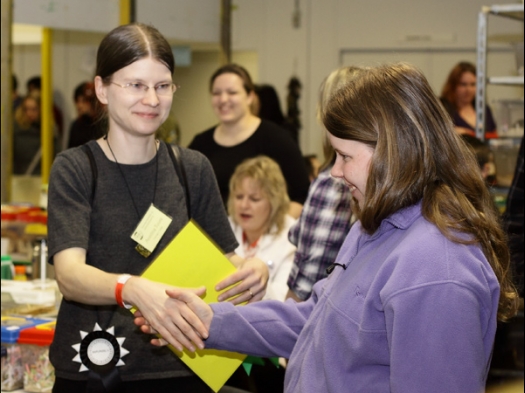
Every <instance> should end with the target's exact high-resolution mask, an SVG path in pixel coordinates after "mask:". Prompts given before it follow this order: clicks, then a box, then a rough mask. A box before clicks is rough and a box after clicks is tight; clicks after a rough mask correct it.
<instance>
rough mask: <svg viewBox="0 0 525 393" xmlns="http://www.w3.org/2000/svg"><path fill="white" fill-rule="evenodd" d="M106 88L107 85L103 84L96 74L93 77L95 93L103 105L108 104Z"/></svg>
mask: <svg viewBox="0 0 525 393" xmlns="http://www.w3.org/2000/svg"><path fill="white" fill-rule="evenodd" d="M107 89H108V87H107V86H106V85H105V84H104V82H103V81H102V78H101V77H100V76H98V75H97V76H96V77H95V93H96V94H97V98H98V100H99V101H100V102H101V103H102V104H104V105H107V104H108V98H107Z"/></svg>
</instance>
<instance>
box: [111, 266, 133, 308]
mask: <svg viewBox="0 0 525 393" xmlns="http://www.w3.org/2000/svg"><path fill="white" fill-rule="evenodd" d="M130 278H131V275H129V274H121V275H120V276H118V278H117V283H116V285H115V300H116V301H117V304H118V305H119V306H120V307H122V308H126V309H128V310H129V309H130V308H131V307H132V305H131V304H128V303H126V302H125V301H124V298H123V296H122V292H123V290H124V286H125V285H126V283H127V282H128V280H129V279H130Z"/></svg>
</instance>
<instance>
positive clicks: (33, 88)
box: [26, 76, 64, 138]
mask: <svg viewBox="0 0 525 393" xmlns="http://www.w3.org/2000/svg"><path fill="white" fill-rule="evenodd" d="M26 88H27V94H34V93H36V94H38V96H39V97H40V96H41V94H42V78H41V77H40V76H33V77H31V78H29V80H28V81H27V82H26ZM53 121H54V122H55V127H56V132H57V133H58V135H57V136H58V138H62V135H64V115H63V113H62V110H61V109H60V108H59V107H58V106H57V105H56V104H55V103H53Z"/></svg>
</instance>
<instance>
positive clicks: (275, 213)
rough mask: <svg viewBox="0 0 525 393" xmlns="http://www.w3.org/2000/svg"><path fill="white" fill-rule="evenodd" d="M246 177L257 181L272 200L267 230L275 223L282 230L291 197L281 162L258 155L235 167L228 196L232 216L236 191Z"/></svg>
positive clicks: (229, 212)
mask: <svg viewBox="0 0 525 393" xmlns="http://www.w3.org/2000/svg"><path fill="white" fill-rule="evenodd" d="M246 178H249V179H252V180H253V181H255V182H256V183H257V184H258V185H259V187H261V191H262V192H263V194H265V195H266V197H267V198H268V200H269V201H270V205H271V212H270V217H269V218H268V228H267V230H268V231H270V230H271V228H272V227H273V225H276V226H277V231H278V232H281V230H282V229H283V228H284V223H285V216H286V214H287V212H288V209H289V206H290V199H289V197H288V191H287V187H286V180H284V176H283V173H282V171H281V168H280V167H279V164H277V162H275V161H274V160H273V159H271V158H270V157H267V156H257V157H254V158H248V159H246V160H244V161H243V162H241V163H240V164H239V165H238V166H237V167H236V168H235V172H234V173H233V175H232V177H231V178H230V194H229V196H228V214H229V215H230V216H231V217H232V218H234V217H235V215H234V209H235V206H234V201H235V191H236V190H237V188H238V187H239V186H240V184H241V182H242V181H243V180H244V179H246Z"/></svg>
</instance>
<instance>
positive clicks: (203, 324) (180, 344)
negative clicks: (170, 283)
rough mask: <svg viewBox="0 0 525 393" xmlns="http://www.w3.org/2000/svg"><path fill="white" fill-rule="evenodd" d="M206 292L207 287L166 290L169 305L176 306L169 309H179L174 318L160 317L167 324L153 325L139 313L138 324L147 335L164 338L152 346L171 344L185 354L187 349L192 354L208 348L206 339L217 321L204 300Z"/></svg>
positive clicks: (154, 341) (168, 316) (136, 315)
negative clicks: (156, 335) (212, 321)
mask: <svg viewBox="0 0 525 393" xmlns="http://www.w3.org/2000/svg"><path fill="white" fill-rule="evenodd" d="M205 293H206V288H205V287H202V288H198V289H183V288H172V289H166V294H167V295H168V296H169V302H170V303H174V305H175V307H169V306H168V305H167V306H168V307H169V309H170V310H171V311H175V309H176V311H177V312H173V313H171V315H169V313H166V315H165V316H163V315H158V317H160V320H161V321H164V322H165V323H164V324H162V323H161V324H158V326H153V325H152V324H151V323H150V320H149V319H148V318H147V317H146V316H145V315H143V314H142V312H140V311H136V312H135V314H134V317H135V319H134V323H135V325H137V326H139V327H140V330H141V331H142V332H143V333H146V334H158V335H160V336H161V337H160V338H154V339H152V340H151V343H152V344H153V345H155V346H164V345H168V344H171V345H173V346H174V347H175V348H176V349H177V350H179V351H181V352H182V351H183V350H184V348H186V349H188V350H189V351H191V352H195V347H197V348H199V349H204V340H206V339H207V338H208V336H209V329H210V325H211V320H212V318H213V310H212V308H211V307H210V306H209V305H208V304H206V302H204V300H202V299H201V298H200V297H201V296H204V294H205ZM172 306H173V305H172ZM168 307H167V308H168ZM157 319H159V318H157ZM157 319H156V320H157ZM169 324H172V325H173V328H171V329H170V328H167V327H166V325H168V326H169Z"/></svg>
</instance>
